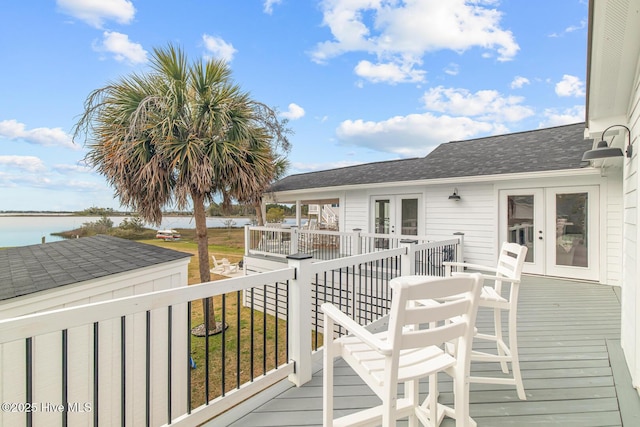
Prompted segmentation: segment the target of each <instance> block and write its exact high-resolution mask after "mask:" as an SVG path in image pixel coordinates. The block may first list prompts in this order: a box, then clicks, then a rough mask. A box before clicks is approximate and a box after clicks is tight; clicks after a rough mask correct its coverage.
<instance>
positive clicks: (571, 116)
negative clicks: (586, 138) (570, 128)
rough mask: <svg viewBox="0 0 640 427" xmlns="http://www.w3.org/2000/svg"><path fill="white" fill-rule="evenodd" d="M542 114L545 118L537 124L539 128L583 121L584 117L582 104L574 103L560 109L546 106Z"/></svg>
mask: <svg viewBox="0 0 640 427" xmlns="http://www.w3.org/2000/svg"><path fill="white" fill-rule="evenodd" d="M543 115H544V117H545V119H544V121H542V122H540V123H539V124H538V127H540V128H548V127H553V126H562V125H568V124H572V123H580V122H584V120H585V117H586V116H585V107H584V105H576V106H574V107H572V108H567V109H565V110H562V111H559V110H556V109H553V108H548V109H546V110H545V111H544V113H543Z"/></svg>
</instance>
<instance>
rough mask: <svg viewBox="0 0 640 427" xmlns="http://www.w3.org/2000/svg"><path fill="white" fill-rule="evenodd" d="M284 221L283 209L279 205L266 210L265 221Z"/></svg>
mask: <svg viewBox="0 0 640 427" xmlns="http://www.w3.org/2000/svg"><path fill="white" fill-rule="evenodd" d="M282 221H284V209H282V207H279V206H274V207H272V208H269V210H267V222H282Z"/></svg>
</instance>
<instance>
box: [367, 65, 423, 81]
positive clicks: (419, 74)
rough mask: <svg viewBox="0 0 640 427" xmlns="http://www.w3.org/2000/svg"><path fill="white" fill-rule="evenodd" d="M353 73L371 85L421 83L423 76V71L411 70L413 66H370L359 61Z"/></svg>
mask: <svg viewBox="0 0 640 427" xmlns="http://www.w3.org/2000/svg"><path fill="white" fill-rule="evenodd" d="M354 71H355V73H356V74H357V75H358V76H360V77H363V78H365V79H367V80H369V81H370V82H373V83H391V84H395V83H403V82H423V81H424V75H425V72H424V71H422V70H415V69H413V64H407V63H393V62H388V63H386V64H380V63H379V64H372V63H371V62H369V61H366V60H364V61H360V62H359V63H358V65H356V68H355V70H354Z"/></svg>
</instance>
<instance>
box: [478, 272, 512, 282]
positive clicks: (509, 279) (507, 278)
mask: <svg viewBox="0 0 640 427" xmlns="http://www.w3.org/2000/svg"><path fill="white" fill-rule="evenodd" d="M482 278H483V279H488V280H501V281H503V282H511V283H520V279H516V278H515V277H514V278H511V277H506V276H490V275H487V274H483V275H482Z"/></svg>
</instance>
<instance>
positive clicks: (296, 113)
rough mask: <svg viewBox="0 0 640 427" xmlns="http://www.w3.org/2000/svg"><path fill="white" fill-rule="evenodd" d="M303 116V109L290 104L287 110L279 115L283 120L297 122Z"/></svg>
mask: <svg viewBox="0 0 640 427" xmlns="http://www.w3.org/2000/svg"><path fill="white" fill-rule="evenodd" d="M304 114H305V112H304V108H302V107H301V106H299V105H298V104H294V103H293V102H292V103H291V104H289V110H287V111H285V112H283V113H281V114H280V115H281V116H282V117H284V118H285V119H289V120H297V119H300V118H302V117H304Z"/></svg>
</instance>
